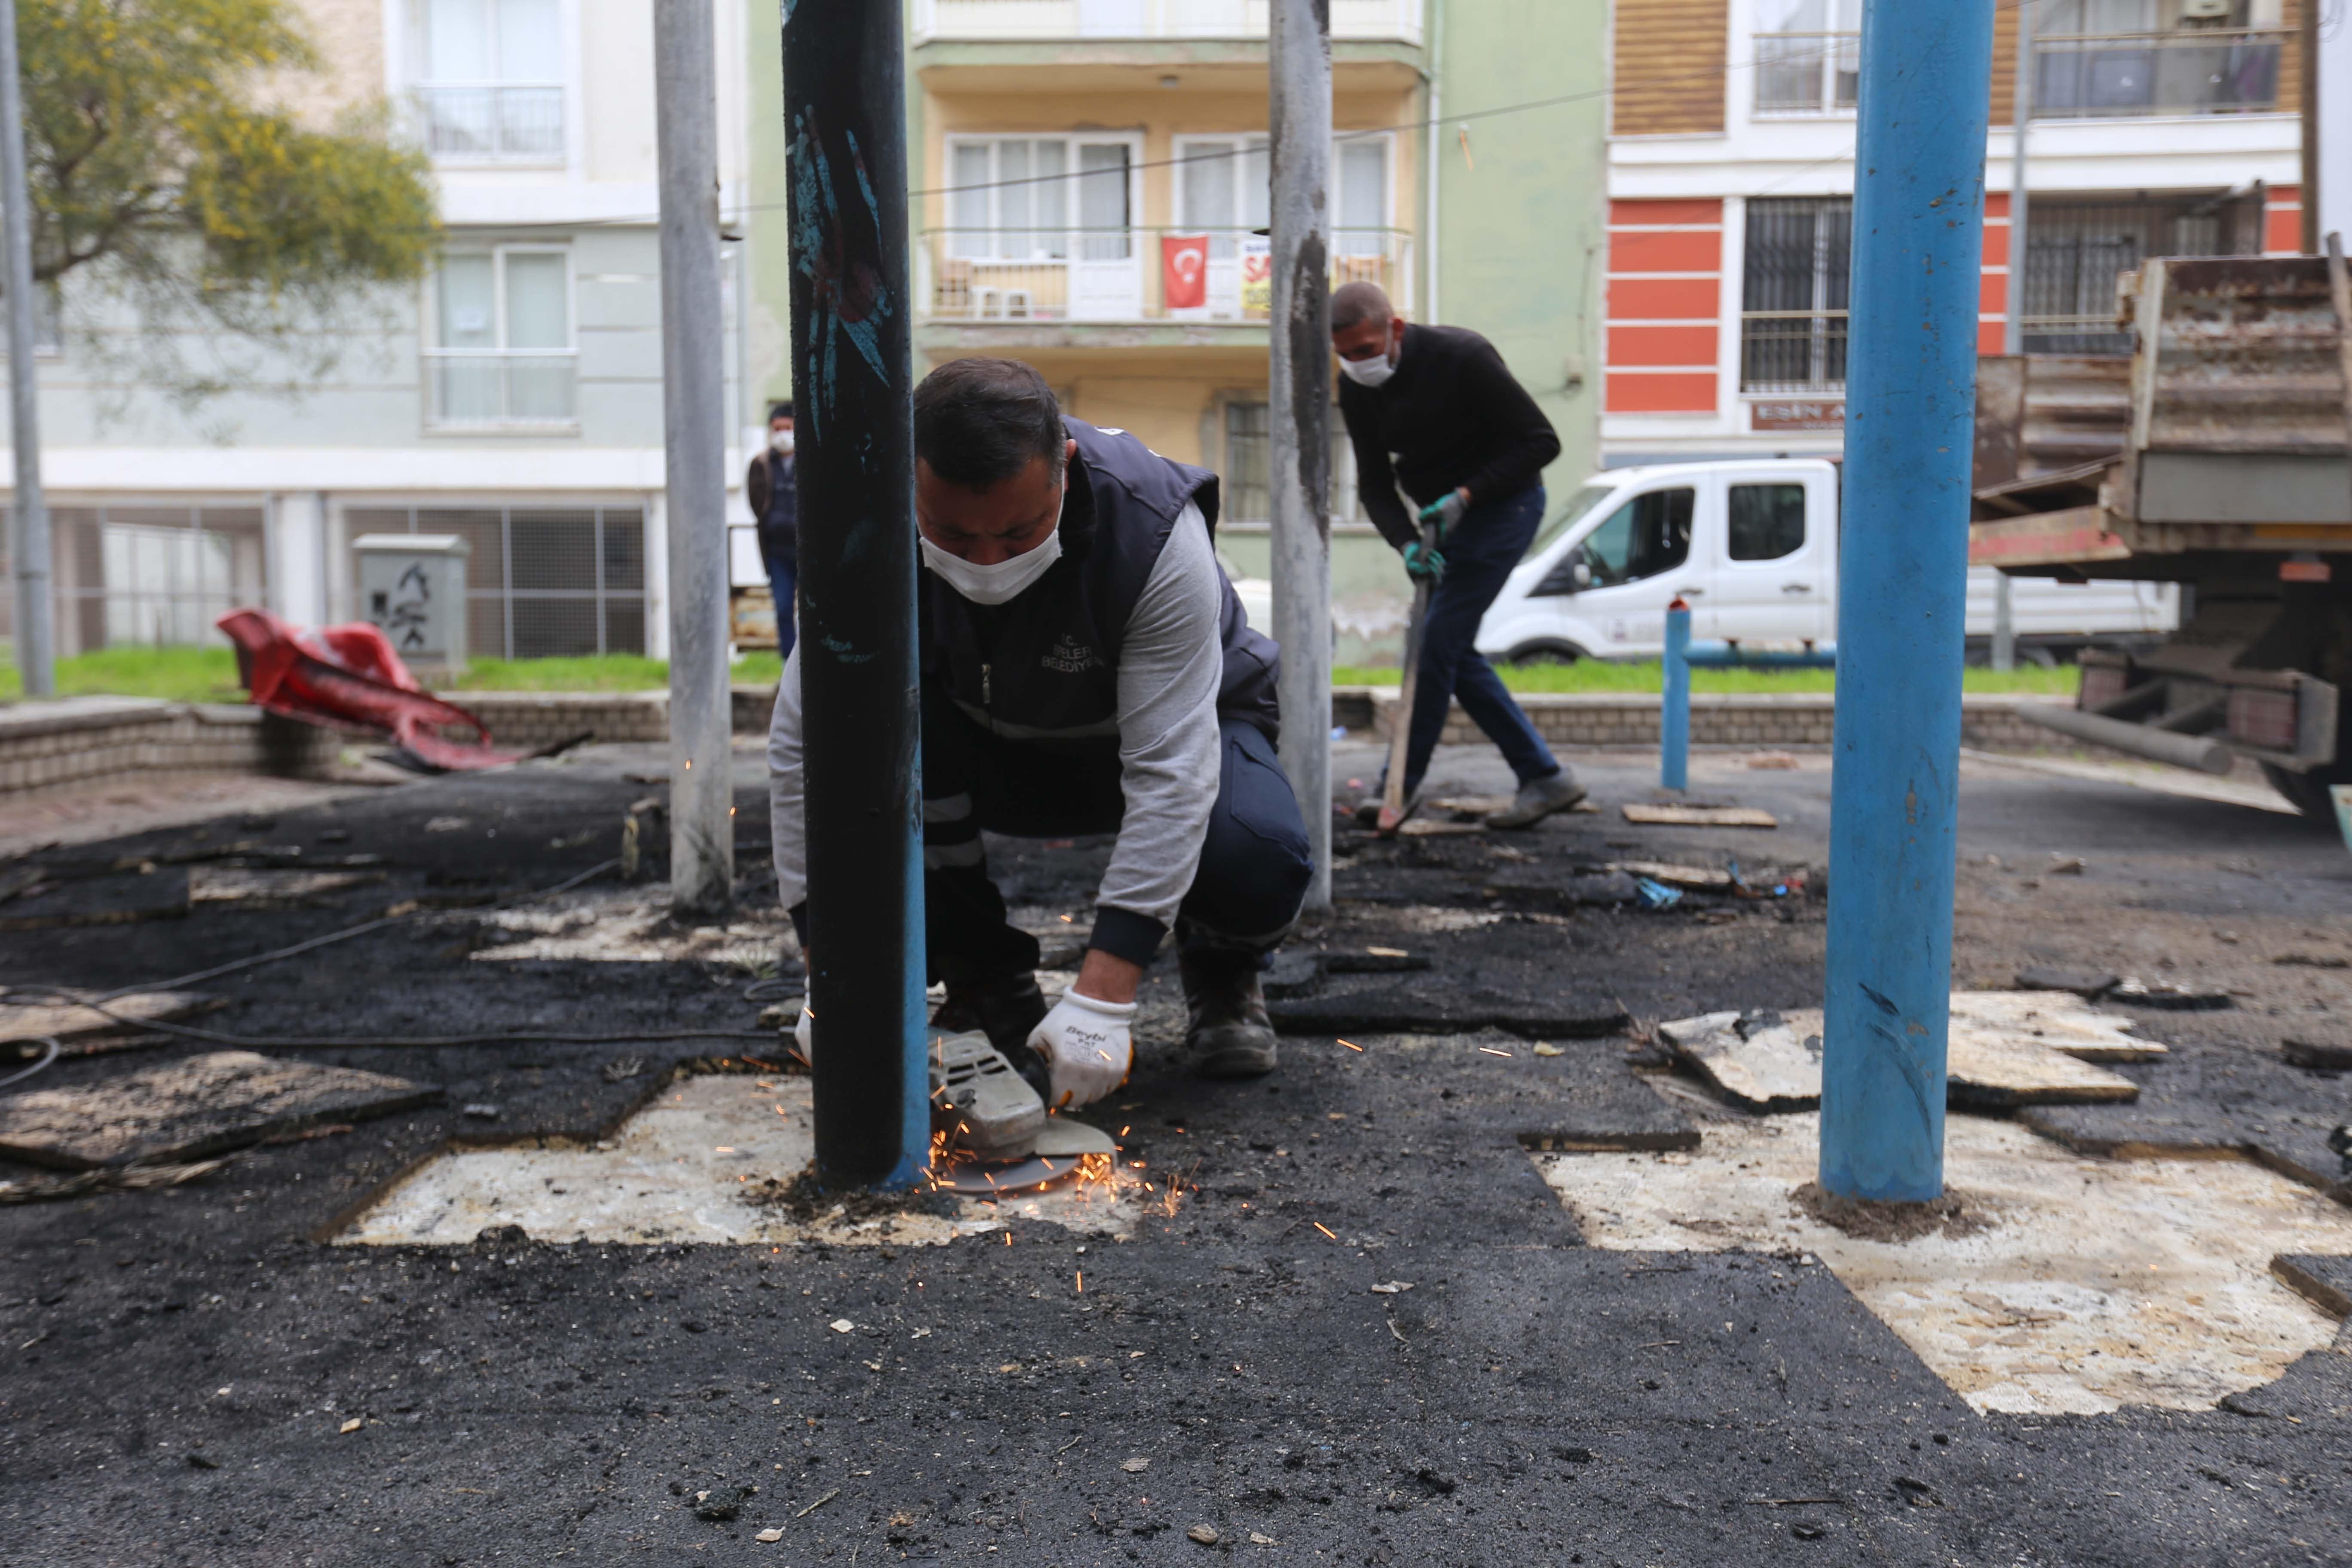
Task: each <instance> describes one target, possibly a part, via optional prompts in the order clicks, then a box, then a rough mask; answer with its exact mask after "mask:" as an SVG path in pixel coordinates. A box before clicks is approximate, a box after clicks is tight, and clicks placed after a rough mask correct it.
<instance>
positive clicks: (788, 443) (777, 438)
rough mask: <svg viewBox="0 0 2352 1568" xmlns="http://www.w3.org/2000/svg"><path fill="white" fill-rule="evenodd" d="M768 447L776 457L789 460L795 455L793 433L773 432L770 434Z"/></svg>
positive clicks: (784, 431) (787, 431) (785, 431)
mask: <svg viewBox="0 0 2352 1568" xmlns="http://www.w3.org/2000/svg"><path fill="white" fill-rule="evenodd" d="M768 445H769V447H771V448H772V449H773V450H774V452H775V454H776V456H778V457H780V458H789V457H791V456H792V455H793V433H792V432H791V431H789V430H771V431H769V432H768Z"/></svg>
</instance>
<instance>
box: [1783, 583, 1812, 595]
mask: <svg viewBox="0 0 2352 1568" xmlns="http://www.w3.org/2000/svg"><path fill="white" fill-rule="evenodd" d="M1812 591H1813V585H1812V584H1811V583H1783V584H1780V592H1782V593H1783V594H1810V593H1811V592H1812Z"/></svg>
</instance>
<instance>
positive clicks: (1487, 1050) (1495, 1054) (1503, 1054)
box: [1478, 1046, 1511, 1057]
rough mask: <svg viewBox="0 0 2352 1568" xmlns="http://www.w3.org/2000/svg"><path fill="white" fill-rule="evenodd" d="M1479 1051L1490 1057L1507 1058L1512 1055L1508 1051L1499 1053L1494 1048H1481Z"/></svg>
mask: <svg viewBox="0 0 2352 1568" xmlns="http://www.w3.org/2000/svg"><path fill="white" fill-rule="evenodd" d="M1478 1049H1479V1050H1480V1051H1481V1052H1483V1053H1484V1054H1486V1055H1487V1056H1490V1057H1507V1056H1509V1055H1510V1054H1511V1053H1510V1052H1508V1051H1498V1050H1496V1048H1495V1047H1492V1046H1480V1047H1478Z"/></svg>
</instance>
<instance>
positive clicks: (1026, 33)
mask: <svg viewBox="0 0 2352 1568" xmlns="http://www.w3.org/2000/svg"><path fill="white" fill-rule="evenodd" d="M1330 6H1331V36H1332V37H1334V38H1348V39H1378V40H1383V41H1392V42H1397V41H1401V42H1403V43H1408V44H1418V43H1420V42H1421V8H1422V0H1330ZM1266 7H1267V0H915V41H916V42H918V43H924V42H928V41H929V40H931V39H934V38H952V39H1013V40H1041V39H1053V40H1062V39H1069V38H1117V39H1126V38H1264V37H1265V36H1266Z"/></svg>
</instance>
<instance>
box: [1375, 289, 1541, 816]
mask: <svg viewBox="0 0 2352 1568" xmlns="http://www.w3.org/2000/svg"><path fill="white" fill-rule="evenodd" d="M1331 346H1332V350H1333V352H1335V353H1338V354H1339V372H1340V374H1342V375H1343V376H1344V377H1346V380H1345V381H1344V382H1343V383H1342V384H1341V385H1340V387H1339V415H1340V417H1341V418H1343V419H1344V420H1346V421H1347V425H1348V439H1349V441H1350V442H1351V443H1352V444H1353V445H1354V447H1355V449H1356V474H1357V478H1358V480H1359V482H1360V489H1361V490H1362V493H1363V499H1364V510H1366V511H1368V512H1370V514H1371V519H1372V522H1373V525H1374V526H1375V527H1377V528H1379V530H1380V531H1381V536H1382V537H1383V538H1385V539H1386V540H1387V541H1388V542H1390V543H1391V544H1393V545H1395V546H1396V547H1397V549H1398V550H1400V551H1402V552H1403V553H1404V569H1405V571H1406V573H1407V574H1409V575H1411V576H1412V577H1413V578H1414V579H1415V580H1417V581H1419V580H1426V581H1427V582H1429V583H1430V584H1432V589H1431V593H1430V598H1429V611H1428V614H1427V616H1426V617H1425V619H1424V622H1423V626H1422V633H1421V661H1420V667H1419V668H1420V674H1419V677H1418V679H1417V681H1416V683H1415V687H1414V690H1413V700H1412V727H1411V729H1410V730H1409V731H1408V732H1407V737H1406V748H1405V768H1404V790H1405V796H1404V798H1405V815H1406V816H1412V811H1413V808H1414V807H1415V806H1416V805H1418V804H1419V801H1420V792H1421V781H1422V775H1423V774H1424V773H1427V772H1428V771H1429V759H1430V754H1431V753H1432V752H1434V751H1435V750H1436V749H1437V737H1438V735H1439V733H1440V732H1441V731H1444V728H1445V713H1446V709H1447V707H1448V706H1449V705H1450V704H1451V703H1453V702H1454V700H1457V699H1458V700H1460V701H1461V703H1462V710H1463V711H1464V712H1465V713H1467V714H1469V715H1470V717H1471V719H1472V721H1474V722H1475V723H1476V724H1477V726H1478V728H1479V729H1481V730H1483V731H1486V737H1487V739H1489V740H1491V741H1493V742H1495V744H1496V746H1497V747H1499V748H1500V749H1501V751H1502V753H1503V760H1504V761H1505V762H1507V763H1510V764H1511V771H1512V772H1513V773H1517V775H1518V780H1519V789H1518V795H1517V797H1516V798H1515V799H1514V800H1513V801H1512V803H1511V805H1509V807H1508V808H1507V809H1505V810H1503V811H1499V812H1496V814H1495V815H1494V816H1489V817H1488V818H1486V823H1487V826H1491V827H1528V826H1534V825H1535V824H1536V823H1537V822H1539V821H1541V820H1542V819H1543V818H1544V817H1547V816H1550V815H1551V814H1552V813H1553V812H1556V811H1566V810H1568V809H1569V808H1570V806H1573V805H1576V803H1577V802H1579V801H1580V800H1582V799H1583V798H1584V791H1583V789H1582V788H1581V787H1580V785H1579V784H1577V782H1576V777H1575V775H1574V774H1572V773H1570V772H1569V771H1568V770H1567V769H1566V768H1564V767H1562V766H1561V765H1560V764H1559V760H1558V759H1556V758H1555V757H1553V755H1552V754H1551V750H1550V748H1549V747H1548V746H1546V745H1545V744H1544V743H1543V737H1542V736H1540V735H1538V734H1537V733H1536V729H1535V726H1534V725H1533V724H1530V723H1529V722H1528V716H1527V714H1526V713H1525V712H1523V711H1521V710H1520V708H1519V705H1518V704H1517V702H1515V701H1513V700H1511V694H1510V693H1509V692H1508V691H1507V690H1505V689H1504V687H1503V682H1502V678H1501V677H1499V676H1497V675H1496V673H1495V671H1494V669H1493V668H1492V667H1491V666H1489V665H1488V664H1487V663H1486V659H1485V658H1482V657H1480V655H1479V653H1478V651H1477V649H1476V648H1475V647H1474V646H1473V644H1474V642H1475V639H1476V637H1477V636H1478V623H1479V621H1480V620H1481V619H1483V618H1484V617H1485V616H1486V607H1487V606H1488V605H1492V604H1493V603H1494V602H1495V595H1497V594H1499V593H1501V592H1502V591H1503V583H1504V580H1505V579H1506V578H1507V577H1509V576H1510V574H1511V568H1512V567H1514V566H1517V564H1518V563H1519V558H1520V557H1521V556H1522V555H1524V554H1526V553H1527V548H1528V542H1529V541H1530V540H1532V539H1533V538H1534V537H1535V532H1536V526H1537V524H1538V523H1539V522H1541V521H1543V509H1544V489H1543V483H1542V475H1543V470H1544V465H1545V464H1547V463H1549V462H1550V461H1551V460H1552V459H1553V458H1557V457H1559V435H1558V434H1557V433H1556V432H1554V431H1553V429H1552V427H1551V421H1550V420H1549V419H1546V418H1545V417H1544V416H1543V410H1541V409H1539V408H1538V407H1537V406H1536V401H1535V399H1534V398H1532V397H1529V396H1528V392H1527V389H1526V388H1525V387H1523V386H1521V385H1520V384H1518V382H1517V380H1516V379H1515V378H1514V377H1513V376H1512V374H1511V373H1510V371H1509V370H1507V368H1505V366H1504V364H1503V356H1502V355H1500V354H1498V353H1496V352H1495V345H1494V344H1492V343H1490V342H1487V341H1486V339H1485V338H1482V337H1480V336H1479V335H1478V334H1477V333H1476V332H1474V331H1467V330H1465V329H1464V328H1461V327H1420V326H1408V325H1407V324H1406V323H1405V321H1404V319H1403V318H1402V317H1401V316H1399V315H1398V314H1397V313H1396V311H1395V310H1394V309H1393V308H1392V307H1391V305H1390V304H1389V297H1388V296H1387V295H1386V294H1384V293H1382V292H1381V289H1380V286H1379V285H1377V284H1373V283H1349V284H1345V285H1343V286H1341V287H1340V288H1339V289H1338V290H1337V291H1336V292H1334V293H1333V294H1332V296H1331ZM1400 488H1402V489H1403V491H1404V493H1405V494H1406V495H1408V496H1410V497H1412V501H1413V504H1414V507H1415V508H1416V509H1417V515H1416V513H1415V512H1411V511H1408V510H1406V509H1405V505H1404V503H1403V502H1402V501H1401V500H1398V499H1397V491H1398V489H1400ZM1432 523H1433V524H1435V525H1436V526H1435V533H1436V541H1435V542H1434V543H1432V542H1430V541H1428V540H1425V539H1423V536H1422V531H1423V527H1424V526H1426V525H1429V524H1432Z"/></svg>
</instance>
